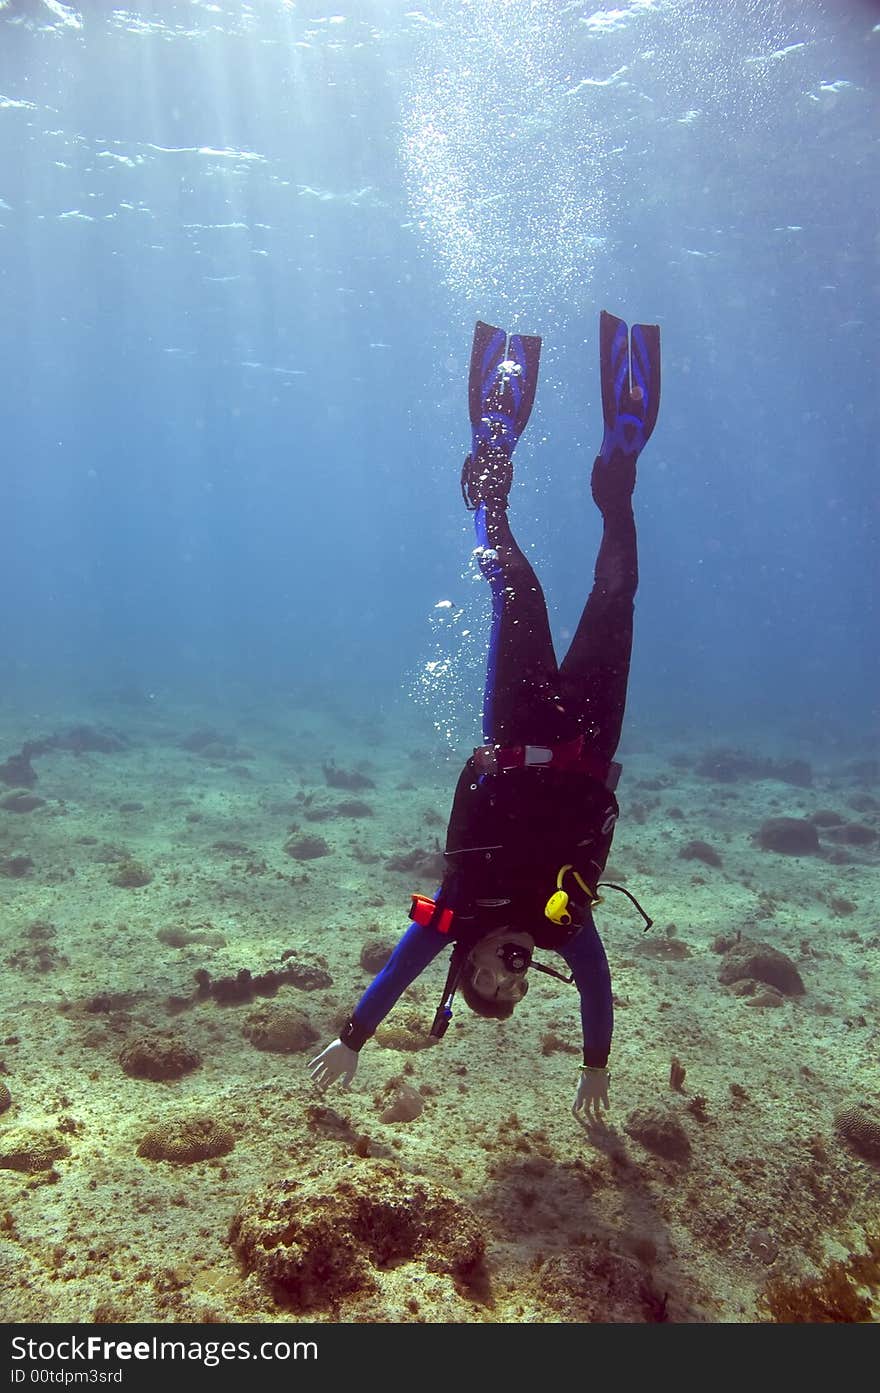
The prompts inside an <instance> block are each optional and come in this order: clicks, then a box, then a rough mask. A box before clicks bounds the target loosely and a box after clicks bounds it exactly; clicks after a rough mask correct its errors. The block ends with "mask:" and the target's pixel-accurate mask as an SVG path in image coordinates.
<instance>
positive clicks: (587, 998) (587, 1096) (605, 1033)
mask: <svg viewBox="0 0 880 1393" xmlns="http://www.w3.org/2000/svg"><path fill="white" fill-rule="evenodd" d="M559 951H560V953H561V956H562V957H563V958H564V959H565V961H566V962H567V963H568V966H569V967H570V968H571V971H572V973H573V975H574V980H575V984H576V986H577V989H578V992H579V994H580V999H581V1026H582V1029H583V1036H584V1063H583V1067H582V1068H581V1073H580V1079H579V1081H578V1088H577V1093H576V1094H575V1099H574V1104H573V1106H572V1112H573V1113H574V1115H575V1117H577V1116H579V1115H581V1114H582V1115H583V1116H584V1117H585V1118H591V1117H592V1118H593V1119H595V1120H596V1121H600V1120H601V1111H602V1108H607V1107H608V1106H609V1103H608V1085H609V1083H610V1080H611V1075H610V1074H609V1072H608V1068H607V1065H608V1054H609V1051H610V1049H611V1034H612V1031H613V1028H614V1007H613V1003H612V998H611V972H610V970H609V967H608V959H607V957H606V956H605V948H604V946H603V944H602V940H601V938H600V937H599V934H598V931H597V929H596V925H595V924H594V923H593V916H592V915H591V914H590V913H589V912H588V913H587V918H586V922H585V924H584V926H583V928H582V929H580V930H579V931H578V933H576V934H575V936H574V938H572V939H570V940H569V942H568V943H567V944H565V946H564V947H563V948H561V949H560V950H559Z"/></svg>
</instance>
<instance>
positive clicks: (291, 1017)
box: [242, 1004, 318, 1054]
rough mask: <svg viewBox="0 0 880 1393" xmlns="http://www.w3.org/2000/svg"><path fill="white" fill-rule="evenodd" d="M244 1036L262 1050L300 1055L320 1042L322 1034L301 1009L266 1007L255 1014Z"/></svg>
mask: <svg viewBox="0 0 880 1393" xmlns="http://www.w3.org/2000/svg"><path fill="white" fill-rule="evenodd" d="M242 1034H243V1035H244V1036H245V1037H246V1039H248V1040H250V1042H251V1044H252V1045H254V1046H255V1048H256V1049H258V1050H271V1051H273V1052H274V1053H275V1054H296V1053H297V1052H298V1051H299V1050H307V1049H308V1048H309V1046H310V1045H313V1044H314V1043H315V1041H316V1040H317V1039H318V1032H317V1030H316V1029H315V1027H314V1026H313V1025H312V1023H311V1021H310V1020H309V1018H308V1016H307V1015H306V1013H305V1012H304V1011H300V1009H299V1007H298V1006H281V1005H268V1004H267V1005H265V1006H258V1007H257V1009H256V1010H255V1011H252V1012H251V1014H250V1015H249V1016H248V1018H247V1020H246V1021H245V1023H244V1025H243V1026H242Z"/></svg>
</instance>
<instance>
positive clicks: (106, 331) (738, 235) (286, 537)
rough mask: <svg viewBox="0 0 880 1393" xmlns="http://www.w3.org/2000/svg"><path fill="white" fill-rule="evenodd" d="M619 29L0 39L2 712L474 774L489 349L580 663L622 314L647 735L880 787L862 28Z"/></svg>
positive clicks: (169, 22)
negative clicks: (315, 749)
mask: <svg viewBox="0 0 880 1393" xmlns="http://www.w3.org/2000/svg"><path fill="white" fill-rule="evenodd" d="M595 2H596V0H590V3H585V4H581V3H576V2H575V3H570V4H564V3H557V2H556V0H474V3H472V4H463V3H460V2H459V3H454V2H453V0H437V2H436V3H428V4H423V5H421V6H420V7H419V8H414V7H413V5H411V4H409V3H390V0H386V3H371V0H366V3H358V4H356V5H354V4H349V5H347V6H346V5H345V4H344V0H343V3H342V4H341V5H340V7H339V8H338V9H337V10H333V11H323V9H322V6H321V5H320V4H317V5H314V6H310V5H302V4H296V5H294V4H290V3H285V0H253V3H250V4H244V3H238V2H237V0H220V3H217V4H208V3H200V2H199V0H187V2H186V3H184V0H165V3H157V4H153V5H143V6H139V7H137V8H133V9H123V8H114V7H112V6H110V5H107V6H104V5H91V4H90V5H88V6H84V7H83V9H82V11H81V12H80V11H77V9H76V7H75V6H72V5H71V6H68V5H63V4H60V3H56V2H55V0H26V2H25V0H7V3H5V4H2V3H0V292H2V319H0V324H2V339H0V392H2V421H3V432H2V437H3V438H2V453H0V460H2V463H0V529H2V532H0V537H2V543H0V588H2V595H3V599H4V603H3V605H2V609H0V683H2V696H3V701H4V703H5V704H6V706H7V708H8V709H9V710H12V711H15V710H17V709H20V710H21V711H22V712H23V713H24V712H26V711H28V710H29V709H31V708H33V707H34V706H35V704H39V702H40V701H43V700H48V699H49V698H52V699H54V701H55V704H56V705H57V704H58V703H59V702H63V701H65V700H69V701H70V703H71V707H72V708H73V707H74V706H75V705H76V703H77V702H84V701H88V700H89V699H91V698H92V697H93V696H94V695H95V694H100V693H101V692H102V691H112V690H114V689H118V688H119V687H123V686H131V687H132V688H135V689H139V690H142V691H143V692H145V693H148V694H151V695H156V696H157V698H158V699H167V700H168V701H171V702H175V701H184V700H187V701H194V702H200V703H203V704H204V706H205V708H206V709H208V708H209V707H210V706H211V704H212V703H223V702H228V701H230V700H232V701H245V700H252V699H257V700H262V699H266V700H283V699H284V698H285V695H286V694H288V693H289V694H290V695H291V697H293V696H295V695H297V694H299V695H300V696H301V695H303V694H306V695H307V694H308V693H317V694H319V695H320V694H321V693H324V694H325V695H326V694H328V693H331V692H335V693H337V694H338V695H339V696H340V697H341V699H342V700H343V702H349V703H351V705H352V706H353V707H354V708H357V707H358V706H359V705H361V706H365V707H367V708H368V709H369V708H372V707H377V708H382V707H383V706H388V707H389V708H392V707H394V706H395V705H398V704H399V705H401V706H402V707H403V708H405V707H407V706H408V705H409V706H412V707H413V709H419V710H421V711H422V712H426V713H427V715H428V718H429V719H431V720H433V721H434V723H435V725H436V726H437V728H438V730H439V729H442V730H444V731H446V730H447V729H448V730H450V731H451V735H450V737H449V738H450V739H451V740H452V741H453V742H454V741H456V740H460V742H461V743H463V744H467V743H468V741H470V743H473V741H472V739H471V736H472V735H473V734H474V733H475V730H476V726H477V723H478V717H477V715H476V713H477V711H478V708H479V699H480V682H481V673H480V664H481V662H482V656H483V642H484V635H483V628H482V625H483V621H484V618H485V597H484V595H483V593H482V590H481V589H480V587H479V586H478V585H477V584H476V583H475V581H474V579H473V577H472V575H471V574H470V570H469V564H468V557H469V553H470V549H471V547H472V545H473V543H472V540H471V537H470V534H469V530H468V518H467V516H466V515H465V513H464V510H463V509H462V506H461V500H460V496H459V490H458V473H459V468H460V463H461V459H462V457H463V454H464V453H465V451H466V448H467V444H468V429H467V402H466V373H467V363H468V356H469V350H470V336H471V332H472V328H473V322H474V320H475V319H476V318H477V317H480V318H484V319H487V320H489V321H491V322H494V323H498V324H501V325H504V326H505V327H508V328H514V327H516V328H520V329H522V330H526V331H530V332H539V333H542V334H543V335H544V339H545V350H544V359H543V364H542V378H541V383H540V387H539V392H538V404H537V407H536V410H535V414H534V416H533V419H532V423H531V424H530V426H529V430H528V433H527V435H526V437H525V438H524V440H523V442H522V445H521V447H520V449H519V451H518V453H517V460H516V463H517V483H516V486H515V489H514V492H513V494H512V498H511V516H512V518H513V520H514V523H515V526H516V530H517V533H518V536H519V537H520V540H521V541H522V542H523V543H524V544H527V545H528V546H530V547H532V548H533V550H532V553H531V554H532V555H533V556H534V558H535V561H536V564H537V565H538V568H539V570H540V574H541V575H542V578H543V580H544V582H545V586H546V589H547V593H548V599H549V601H550V606H551V612H552V617H553V623H554V628H555V631H556V633H557V635H558V637H559V640H560V643H564V640H565V634H566V632H568V631H570V630H571V628H572V627H573V625H574V624H575V623H576V621H577V617H578V614H579V610H580V605H581V603H582V601H583V598H584V596H585V594H586V591H587V589H588V587H589V581H590V577H591V574H592V564H593V558H594V554H595V548H596V544H597V541H598V519H597V515H596V514H595V510H594V509H593V506H592V503H591V501H590V499H589V493H588V487H587V480H588V473H589V467H590V464H591V461H592V458H593V455H594V453H595V451H596V448H597V446H598V443H599V440H600V438H601V409H600V404H599V398H598V364H597V354H596V340H597V326H598V313H599V310H600V309H602V308H607V309H609V310H611V311H612V312H614V313H616V314H619V315H620V316H622V317H624V318H626V319H627V320H629V321H630V322H632V321H636V320H641V321H644V322H654V321H656V322H659V323H660V324H661V326H662V333H663V355H664V356H663V367H664V391H663V402H662V407H661V414H660V421H659V424H658V426H657V430H656V433H655V436H654V438H653V440H652V441H651V444H650V446H649V447H648V450H647V451H646V452H645V455H644V456H643V460H642V463H641V466H640V479H639V486H638V495H637V497H638V514H637V516H638V522H639V533H640V547H641V590H640V594H639V600H638V614H637V633H636V649H635V656H634V664H633V674H632V685H631V701H630V714H629V719H628V727H627V729H628V734H629V738H631V739H632V738H633V737H635V738H638V734H639V732H640V731H642V730H652V729H658V730H662V731H664V732H666V733H668V734H669V735H670V736H671V737H673V738H675V739H681V740H682V741H691V740H697V741H699V740H701V739H704V738H712V739H716V740H717V739H719V738H721V739H727V738H728V737H729V738H730V739H731V740H734V739H735V740H748V741H752V742H754V743H758V744H760V743H762V742H763V743H765V744H766V745H768V746H773V747H774V748H775V747H786V748H789V747H790V748H794V747H795V746H798V747H802V746H803V745H804V744H806V745H807V747H808V748H815V749H816V750H817V751H818V752H823V753H824V752H827V751H828V749H829V748H831V749H834V748H842V749H845V750H865V749H867V748H870V747H871V745H872V742H873V739H874V735H873V720H874V718H875V717H876V703H877V692H878V680H877V679H878V658H877V650H878V644H877V614H876V595H877V581H878V567H877V559H876V558H877V554H878V509H877V499H878V486H877V477H878V475H877V470H878V451H877V445H876V441H877V437H878V428H880V419H878V396H877V390H876V382H877V369H878V366H880V363H878V357H880V355H878V342H877V335H876V328H875V325H876V322H877V290H878V285H877V282H878V276H877V248H878V231H880V229H878V218H877V189H878V188H880V169H878V164H880V160H878V142H877V135H878V127H880V121H878V91H880V88H878V83H877V77H878V62H880V14H878V11H877V8H876V6H873V5H869V4H858V3H854V2H851V3H848V4H847V3H842V0H838V2H837V3H831V0H827V3H818V0H816V2H815V3H814V0H803V3H776V4H774V3H737V4H735V5H732V4H730V3H728V0H693V3H686V0H668V3H664V0H656V3H650V0H633V3H631V4H629V5H621V7H620V8H615V9H610V10H608V11H604V12H602V11H597V10H596V8H595ZM442 600H449V601H451V602H452V608H451V611H450V610H446V611H438V610H436V608H435V607H436V606H437V604H438V602H440V601H442ZM450 613H451V614H452V615H453V616H458V617H457V618H456V619H455V620H454V622H452V626H451V627H448V628H447V630H446V631H444V630H443V628H442V625H443V620H444V616H446V617H447V618H448V616H449V615H450ZM471 625H473V627H471ZM438 626H439V627H438ZM438 652H443V653H444V655H445V657H446V658H447V659H448V663H447V664H446V665H445V666H444V668H443V670H442V672H441V673H440V675H439V676H435V677H433V678H430V679H429V678H426V676H425V673H426V664H427V663H429V662H431V661H433V660H434V659H435V658H436V655H437V653H438ZM23 733H24V734H26V733H27V729H26V728H25V729H24V731H23Z"/></svg>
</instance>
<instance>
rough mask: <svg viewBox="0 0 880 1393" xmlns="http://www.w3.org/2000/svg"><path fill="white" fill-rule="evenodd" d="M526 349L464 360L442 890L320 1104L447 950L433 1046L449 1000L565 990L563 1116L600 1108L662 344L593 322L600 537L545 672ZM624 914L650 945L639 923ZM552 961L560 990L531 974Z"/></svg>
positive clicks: (323, 1076) (392, 966)
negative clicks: (520, 492)
mask: <svg viewBox="0 0 880 1393" xmlns="http://www.w3.org/2000/svg"><path fill="white" fill-rule="evenodd" d="M540 353H541V340H540V338H537V337H534V336H529V335H521V334H513V335H511V336H510V340H509V342H508V336H507V334H506V333H505V331H504V330H502V329H497V328H494V327H492V326H491V325H488V324H483V323H481V322H478V323H477V326H476V329H475V331H474V340H473V349H472V353H471V370H470V387H469V408H470V420H471V428H472V448H471V453H470V454H469V455H468V457H467V459H466V460H465V462H464V467H463V469H462V475H461V488H462V495H463V497H464V502H465V506H466V507H467V508H468V509H470V510H472V511H473V513H474V523H475V527H476V535H477V548H476V551H475V557H476V559H477V562H478V564H479V567H480V570H481V571H482V573H483V575H484V577H485V578H486V580H487V581H488V583H489V586H490V589H491V596H492V623H491V636H490V642H489V655H488V669H487V677H486V688H485V698H484V707H483V739H484V744H482V745H481V746H479V747H478V748H477V749H475V750H474V752H473V755H472V756H471V758H470V759H468V761H467V763H466V764H465V766H464V769H463V770H462V772H461V775H460V777H459V780H458V784H457V787H456V790H455V796H454V799H453V804H452V812H451V815H450V818H449V825H448V829H447V835H446V850H445V853H444V855H445V872H444V876H443V882H442V884H441V886H440V888H439V890H438V892H437V894H436V896H435V897H434V898H433V899H430V898H429V897H427V896H423V895H414V896H413V901H412V907H411V910H410V918H411V922H410V925H409V928H408V929H407V931H406V933H405V934H404V936H403V938H402V939H401V941H400V943H399V944H398V945H397V948H396V949H395V950H394V953H393V954H392V956H391V957H390V959H389V961H388V962H387V964H386V965H385V967H384V968H383V969H382V970H381V972H380V973H379V974H378V975H377V976H376V978H375V979H374V980H373V982H372V983H371V984H370V986H369V987H368V988H367V990H366V991H365V992H364V994H363V996H362V997H361V999H360V1001H359V1002H358V1004H357V1006H356V1007H355V1009H354V1011H353V1013H352V1015H351V1017H350V1018H349V1020H348V1021H347V1023H346V1025H345V1027H344V1028H343V1030H342V1031H341V1033H340V1035H339V1038H338V1039H336V1040H334V1041H332V1042H331V1044H329V1045H328V1046H327V1047H326V1048H325V1049H324V1050H322V1052H321V1053H320V1054H318V1055H317V1056H316V1057H315V1058H314V1059H313V1060H311V1061H310V1063H309V1070H310V1073H311V1077H312V1079H313V1080H314V1081H315V1082H316V1083H317V1084H318V1085H319V1086H320V1087H321V1088H326V1087H328V1086H329V1085H330V1084H332V1083H334V1082H336V1081H337V1080H339V1081H341V1083H342V1084H343V1086H346V1087H347V1086H348V1085H349V1084H350V1083H351V1081H352V1079H353V1077H354V1074H355V1070H356V1068H357V1064H358V1052H359V1050H360V1049H361V1047H362V1046H363V1045H364V1044H365V1042H366V1041H367V1040H368V1039H369V1038H370V1036H371V1035H372V1034H373V1033H374V1032H375V1030H376V1028H377V1026H378V1025H379V1024H380V1022H381V1021H383V1020H384V1018H385V1016H386V1015H387V1014H388V1012H389V1011H390V1010H391V1008H392V1006H394V1004H395V1003H396V1002H397V1001H398V999H399V998H400V996H401V995H402V994H403V992H404V991H405V990H406V988H407V987H408V986H410V984H411V983H412V982H413V981H415V979H416V978H417V977H418V976H419V974H420V973H421V972H422V971H424V969H425V968H426V967H427V966H428V964H429V963H430V962H432V961H433V960H434V958H436V957H437V956H438V954H440V953H441V952H442V951H443V950H444V948H446V947H447V946H448V945H450V944H451V945H452V954H451V959H450V965H449V973H448V975H447V978H446V985H445V987H444V990H443V996H442V998H441V1001H440V1005H439V1007H438V1009H437V1012H436V1015H435V1017H434V1023H433V1025H432V1027H431V1034H432V1035H433V1036H436V1037H442V1035H443V1034H444V1032H445V1030H446V1028H447V1026H448V1024H449V1021H450V1018H451V1015H452V1002H453V998H454V996H455V993H456V991H460V992H461V995H462V997H463V998H464V1000H465V1002H466V1003H467V1005H468V1006H469V1007H470V1008H471V1009H472V1010H473V1011H475V1012H477V1013H478V1014H479V1015H482V1016H489V1017H494V1018H495V1019H504V1018H506V1017H508V1016H510V1015H511V1013H512V1012H513V1009H514V1007H515V1006H516V1004H517V1003H518V1002H520V1001H521V1000H522V998H523V997H524V996H525V994H526V992H527V991H528V986H529V983H528V971H529V968H530V967H531V968H533V969H535V970H537V971H539V972H544V973H547V974H549V975H551V976H554V977H557V978H560V979H561V980H562V981H565V982H574V983H575V985H576V986H577V989H578V992H579V994H580V1004H581V1022H582V1027H583V1064H582V1066H581V1070H580V1078H579V1081H578V1086H577V1092H576V1095H575V1099H574V1104H573V1108H572V1111H573V1112H574V1114H575V1116H580V1117H582V1118H584V1119H590V1120H596V1121H599V1120H601V1110H602V1109H603V1108H608V1106H609V1101H608V1085H609V1081H610V1075H609V1072H608V1055H609V1051H610V1048H611V1034H612V1028H613V1010H612V996H611V976H610V972H609V969H608V960H607V958H606V956H605V950H604V947H603V945H602V940H601V939H600V937H599V934H598V932H597V930H596V926H595V923H594V922H593V914H592V908H593V906H594V905H595V904H597V903H599V900H600V895H599V888H600V883H601V885H603V886H604V885H606V884H608V882H600V877H601V875H602V872H603V870H604V868H605V862H606V859H607V857H608V853H609V850H610V847H611V839H612V837H613V835H614V826H615V822H616V820H617V816H618V805H617V799H616V797H615V793H614V790H615V787H616V784H617V780H618V777H619V775H620V765H619V764H616V763H615V762H614V754H615V751H616V749H617V744H618V741H619V739H620V731H621V726H622V723H623V714H624V707H625V704H626V690H627V681H628V676H629V665H630V654H631V649H632V632H633V606H634V599H635V593H636V587H637V585H638V561H637V549H636V527H635V519H634V517H633V508H632V494H633V490H634V487H635V482H636V460H637V459H638V456H639V453H640V452H641V450H642V449H643V447H644V446H645V444H646V443H647V441H648V439H649V438H650V435H651V432H652V431H653V429H654V425H655V422H656V420H657V411H658V407H659V404H660V330H659V328H658V327H657V326H656V325H652V324H636V325H634V326H633V329H632V340H631V343H630V334H629V331H628V329H627V326H626V324H625V323H624V322H623V321H622V320H620V319H617V318H615V317H614V316H613V315H611V314H608V313H606V312H605V311H604V310H603V311H602V314H601V316H600V325H599V356H600V367H601V383H602V411H603V416H604V421H605V433H604V438H603V440H602V448H601V450H600V451H599V454H598V457H597V458H596V460H595V462H594V464H593V470H592V475H591V490H592V495H593V499H594V501H595V503H596V505H597V507H598V508H599V511H600V512H601V514H602V520H603V532H602V540H601V544H600V547H599V554H598V558H597V560H596V567H595V577H594V583H593V588H592V591H591V593H590V596H589V598H588V600H587V603H586V606H585V608H584V611H583V614H582V616H581V619H580V622H579V624H578V627H577V630H576V631H575V634H574V637H573V639H572V641H571V644H570V646H569V649H568V652H567V654H566V655H565V658H564V659H563V661H562V663H560V664H557V661H556V657H555V653H554V649H553V640H552V637H551V633H550V623H549V619H548V615H547V606H546V603H545V600H544V595H543V592H542V590H541V586H540V583H539V581H538V578H537V576H536V575H535V573H534V571H533V569H532V567H531V565H530V564H529V562H528V560H527V559H526V557H525V556H524V555H523V553H522V551H521V550H520V548H519V546H518V545H517V543H516V541H515V539H514V536H513V533H512V531H511V528H510V523H509V521H508V517H507V501H508V493H509V491H510V487H511V484H512V481H513V464H512V456H513V452H514V449H515V447H516V445H517V443H518V441H519V439H520V436H521V435H522V433H523V431H524V430H525V428H526V424H527V422H528V419H529V415H530V413H531V409H532V405H533V402H534V399H535V389H536V387H537V379H538V364H539V360H540ZM612 888H614V889H618V890H622V891H623V893H624V894H625V895H627V896H628V897H629V898H630V899H631V900H633V902H634V903H635V904H636V908H637V909H638V910H639V912H640V913H641V914H642V917H643V918H644V919H645V921H646V928H650V926H651V920H650V919H649V918H648V916H647V915H646V914H645V913H644V911H643V910H642V909H641V906H639V905H638V903H637V902H636V901H635V900H634V898H633V896H632V895H630V894H629V891H627V890H624V889H623V887H622V886H613V887H612ZM536 949H539V950H543V951H553V952H556V953H558V954H559V955H560V956H561V958H562V959H563V960H564V962H565V964H566V965H567V967H568V969H569V971H570V973H571V976H564V975H563V974H562V973H560V972H557V971H556V970H555V969H554V968H550V967H548V966H546V965H544V964H541V963H539V962H537V961H536V960H535V958H534V952H535V950H536Z"/></svg>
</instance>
